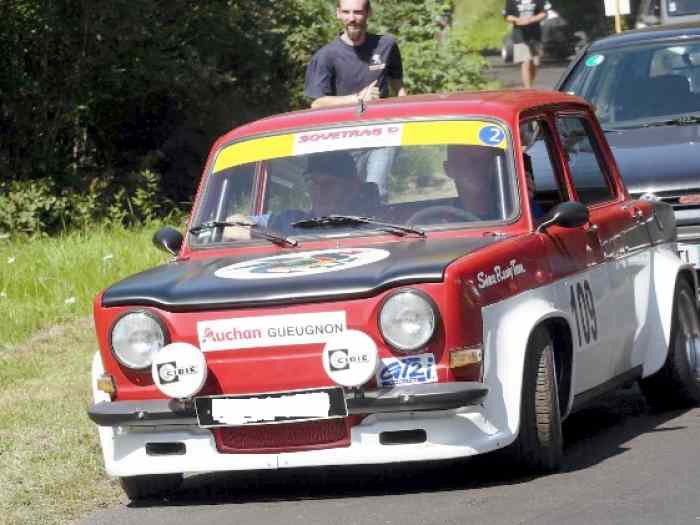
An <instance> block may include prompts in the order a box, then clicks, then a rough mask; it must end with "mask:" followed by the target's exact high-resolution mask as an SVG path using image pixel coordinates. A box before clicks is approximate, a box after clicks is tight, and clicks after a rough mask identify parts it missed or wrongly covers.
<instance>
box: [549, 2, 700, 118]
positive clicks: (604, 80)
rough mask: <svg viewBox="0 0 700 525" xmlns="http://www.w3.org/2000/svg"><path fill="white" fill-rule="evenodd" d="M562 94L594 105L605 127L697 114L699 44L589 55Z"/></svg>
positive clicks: (568, 80)
mask: <svg viewBox="0 0 700 525" xmlns="http://www.w3.org/2000/svg"><path fill="white" fill-rule="evenodd" d="M699 1H700V0H699ZM562 90H563V91H566V92H568V93H572V94H575V95H579V96H582V97H584V98H586V99H587V100H588V101H589V102H591V103H592V104H593V106H594V107H595V110H596V114H597V116H598V119H599V120H600V123H601V125H602V126H603V127H604V128H629V127H640V126H643V125H644V124H648V123H650V122H656V121H660V120H672V119H677V118H678V117H680V116H683V115H688V114H693V113H698V112H700V42H698V41H695V42H688V41H686V40H684V41H680V42H676V43H664V44H655V45H649V46H636V47H626V48H622V49H613V50H610V51H604V52H600V53H589V54H588V55H587V56H585V57H584V58H583V60H581V61H580V62H579V63H578V65H577V66H576V68H575V70H574V71H573V73H572V74H571V75H570V76H569V78H568V79H567V81H566V83H565V84H564V85H563V86H562Z"/></svg>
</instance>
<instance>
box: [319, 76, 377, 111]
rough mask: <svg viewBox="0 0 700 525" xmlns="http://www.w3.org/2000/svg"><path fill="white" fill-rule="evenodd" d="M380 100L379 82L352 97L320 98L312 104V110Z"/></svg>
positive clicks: (330, 96) (329, 96)
mask: <svg viewBox="0 0 700 525" xmlns="http://www.w3.org/2000/svg"><path fill="white" fill-rule="evenodd" d="M378 98H379V88H378V87H377V81H376V80H375V81H373V82H372V83H371V84H370V85H369V86H366V87H365V88H364V89H362V90H360V91H359V92H357V93H352V94H351V95H338V96H332V95H326V96H323V97H319V98H317V99H316V100H314V101H313V102H312V103H311V107H312V108H314V109H315V108H330V107H334V106H342V105H344V104H357V103H359V102H360V100H362V101H364V102H369V101H370V100H376V99H378Z"/></svg>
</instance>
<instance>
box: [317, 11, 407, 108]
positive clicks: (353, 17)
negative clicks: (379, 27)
mask: <svg viewBox="0 0 700 525" xmlns="http://www.w3.org/2000/svg"><path fill="white" fill-rule="evenodd" d="M371 14H372V7H371V5H370V0H338V2H337V7H336V16H337V17H338V20H340V22H341V23H342V24H343V32H342V33H341V34H340V36H338V38H336V39H335V40H333V41H332V42H331V43H329V44H327V45H325V46H323V47H322V48H321V49H320V50H319V51H318V52H316V54H315V55H314V56H313V58H312V59H311V62H310V63H309V65H308V67H307V69H306V80H305V83H304V94H305V95H306V96H307V97H309V98H311V99H313V102H312V103H311V107H313V108H317V107H328V106H338V105H342V104H354V103H357V102H359V101H360V100H362V101H364V102H368V101H370V100H374V99H377V98H380V97H381V98H384V97H388V96H389V95H390V91H391V90H394V91H395V92H396V94H397V95H398V96H403V95H405V94H406V90H405V88H404V86H403V67H402V64H401V53H400V52H399V47H398V45H397V43H396V39H395V38H394V37H393V36H391V35H375V34H372V33H368V32H367V21H368V20H369V17H370V15H371Z"/></svg>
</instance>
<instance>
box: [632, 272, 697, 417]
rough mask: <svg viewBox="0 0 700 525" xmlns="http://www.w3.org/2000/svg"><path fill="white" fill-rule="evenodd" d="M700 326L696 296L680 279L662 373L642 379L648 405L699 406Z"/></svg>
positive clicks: (643, 391) (641, 386) (667, 406)
mask: <svg viewBox="0 0 700 525" xmlns="http://www.w3.org/2000/svg"><path fill="white" fill-rule="evenodd" d="M699 345H700V322H699V321H698V309H697V305H696V302H695V294H694V293H693V289H692V287H691V286H690V285H689V284H688V282H687V281H686V280H685V279H682V278H681V279H679V280H678V282H677V284H676V293H675V297H674V300H673V318H672V320H671V340H670V344H669V348H668V353H667V355H666V362H665V363H664V366H663V367H661V370H659V371H658V372H656V373H655V374H653V375H651V376H649V377H647V378H644V379H641V380H640V381H639V386H640V388H641V390H642V393H643V394H644V397H646V400H647V402H648V403H649V404H650V405H651V406H652V407H654V408H657V409H669V408H685V407H689V406H695V405H698V404H700V377H698V374H699V373H700V370H698V369H699V368H700V346H699Z"/></svg>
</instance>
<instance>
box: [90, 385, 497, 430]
mask: <svg viewBox="0 0 700 525" xmlns="http://www.w3.org/2000/svg"><path fill="white" fill-rule="evenodd" d="M487 394H488V387H487V386H486V385H484V384H483V383H477V382H461V383H435V384H421V385H405V386H398V387H394V388H385V389H379V390H374V391H368V392H349V393H346V395H345V401H346V403H347V407H348V414H349V415H354V414H363V415H364V414H379V413H392V412H422V411H428V410H452V409H458V408H463V407H467V406H473V405H478V404H479V403H481V402H482V401H483V400H484V398H485V397H486V395H487ZM88 416H89V417H90V419H91V420H92V421H93V422H95V423H96V424H97V425H98V426H102V427H115V426H122V425H127V426H128V425H139V424H140V425H143V424H161V425H166V424H179V425H197V416H196V414H195V409H194V405H193V404H192V402H188V401H179V400H175V399H169V400H144V401H116V402H107V401H101V402H98V403H95V404H93V405H92V406H91V407H90V408H89V409H88Z"/></svg>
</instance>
